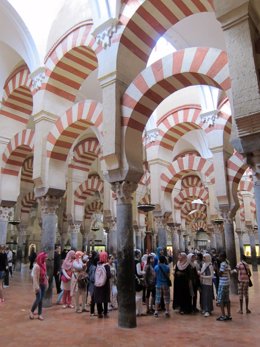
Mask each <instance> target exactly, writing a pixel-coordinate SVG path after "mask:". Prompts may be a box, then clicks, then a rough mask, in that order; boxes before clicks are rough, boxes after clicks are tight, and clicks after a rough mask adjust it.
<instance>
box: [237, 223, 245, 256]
mask: <svg viewBox="0 0 260 347" xmlns="http://www.w3.org/2000/svg"><path fill="white" fill-rule="evenodd" d="M236 233H237V236H238V241H239V252H240V258H241V257H242V255H244V243H243V234H244V232H243V231H242V230H241V229H237V230H236Z"/></svg>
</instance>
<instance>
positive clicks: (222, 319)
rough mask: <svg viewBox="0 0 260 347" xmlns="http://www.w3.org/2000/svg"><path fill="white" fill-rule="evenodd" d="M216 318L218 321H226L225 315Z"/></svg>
mask: <svg viewBox="0 0 260 347" xmlns="http://www.w3.org/2000/svg"><path fill="white" fill-rule="evenodd" d="M217 320H218V321H220V322H223V321H226V320H227V316H219V317H218V318H217Z"/></svg>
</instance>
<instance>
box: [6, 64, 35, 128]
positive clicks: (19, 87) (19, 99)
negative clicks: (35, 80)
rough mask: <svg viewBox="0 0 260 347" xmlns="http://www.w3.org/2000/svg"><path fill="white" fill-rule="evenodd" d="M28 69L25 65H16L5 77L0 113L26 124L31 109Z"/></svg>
mask: <svg viewBox="0 0 260 347" xmlns="http://www.w3.org/2000/svg"><path fill="white" fill-rule="evenodd" d="M29 76H30V71H29V69H28V67H27V66H26V65H22V66H20V67H18V68H17V69H16V70H15V71H14V72H13V73H12V74H11V75H10V77H9V78H8V79H7V81H6V83H5V85H4V94H3V101H2V106H1V109H0V115H1V116H5V117H7V118H10V119H13V120H15V121H17V122H20V123H23V124H27V123H28V120H29V118H30V116H31V114H32V110H33V98H32V93H31V79H30V77H29Z"/></svg>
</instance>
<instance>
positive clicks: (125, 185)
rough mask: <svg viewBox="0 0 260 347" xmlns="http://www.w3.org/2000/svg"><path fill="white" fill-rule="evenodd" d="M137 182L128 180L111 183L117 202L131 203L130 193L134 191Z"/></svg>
mask: <svg viewBox="0 0 260 347" xmlns="http://www.w3.org/2000/svg"><path fill="white" fill-rule="evenodd" d="M137 186H138V184H137V183H134V182H129V181H123V182H114V183H112V184H111V187H112V190H113V192H114V193H115V194H116V200H117V202H118V204H131V203H132V199H133V198H132V194H133V192H134V191H136V189H137Z"/></svg>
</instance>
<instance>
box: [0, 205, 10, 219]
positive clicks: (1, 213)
mask: <svg viewBox="0 0 260 347" xmlns="http://www.w3.org/2000/svg"><path fill="white" fill-rule="evenodd" d="M12 216H13V208H12V207H3V206H0V220H1V221H4V222H8V221H9V219H10V217H12Z"/></svg>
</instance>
